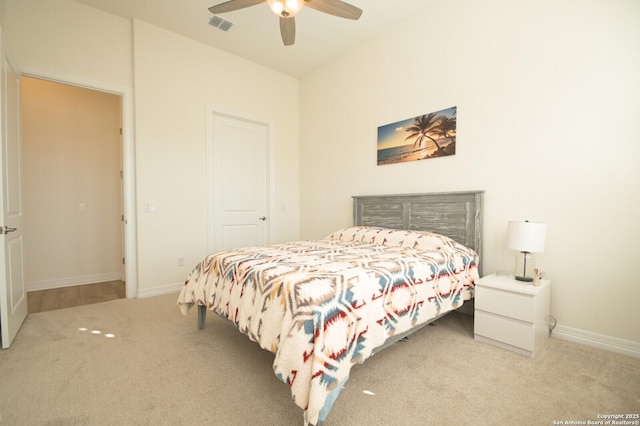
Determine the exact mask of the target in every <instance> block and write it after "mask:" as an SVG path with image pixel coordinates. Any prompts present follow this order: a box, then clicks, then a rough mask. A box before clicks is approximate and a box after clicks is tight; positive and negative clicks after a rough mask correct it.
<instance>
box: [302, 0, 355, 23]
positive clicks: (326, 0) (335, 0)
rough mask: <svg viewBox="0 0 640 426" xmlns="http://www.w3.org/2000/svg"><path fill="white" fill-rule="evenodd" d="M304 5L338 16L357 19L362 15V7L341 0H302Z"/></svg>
mask: <svg viewBox="0 0 640 426" xmlns="http://www.w3.org/2000/svg"><path fill="white" fill-rule="evenodd" d="M304 5H305V6H309V7H310V8H311V9H315V10H317V11H318V12H324V13H328V14H329V15H333V16H338V17H340V18H346V19H353V20H357V19H359V18H360V16H362V9H359V8H357V7H355V6H352V5H350V4H349V3H345V2H343V1H341V0H304Z"/></svg>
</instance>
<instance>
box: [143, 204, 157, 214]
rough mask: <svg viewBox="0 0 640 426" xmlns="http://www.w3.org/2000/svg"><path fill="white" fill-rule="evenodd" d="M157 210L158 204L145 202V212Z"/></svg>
mask: <svg viewBox="0 0 640 426" xmlns="http://www.w3.org/2000/svg"><path fill="white" fill-rule="evenodd" d="M156 211H157V210H156V205H155V204H154V203H145V205H144V212H145V213H155V212H156Z"/></svg>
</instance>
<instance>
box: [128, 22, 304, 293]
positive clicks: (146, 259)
mask: <svg viewBox="0 0 640 426" xmlns="http://www.w3.org/2000/svg"><path fill="white" fill-rule="evenodd" d="M134 51H135V52H136V54H135V91H136V110H135V116H136V158H137V159H136V166H137V171H138V175H137V187H138V194H137V196H138V235H139V239H138V243H139V246H138V249H139V258H138V273H139V277H140V285H139V287H140V290H141V291H143V292H144V291H147V290H151V289H153V288H157V287H158V286H162V285H166V284H168V283H176V282H180V281H183V280H184V278H185V276H186V274H187V273H188V272H189V270H190V268H191V267H192V266H193V265H195V263H196V262H198V261H199V260H201V258H202V257H203V256H204V254H206V252H207V198H206V196H207V185H206V183H207V173H206V167H207V164H206V152H207V125H208V121H207V120H208V117H207V111H208V110H211V109H213V110H216V111H218V112H222V113H226V114H232V115H236V116H239V117H242V118H246V119H250V120H254V121H259V122H263V123H267V124H268V125H269V127H270V141H269V143H270V150H271V157H272V158H271V167H270V169H271V170H270V173H271V185H270V186H271V192H272V194H271V195H272V199H271V211H272V214H271V215H270V217H271V219H272V221H271V230H272V240H273V241H274V242H281V241H286V240H291V239H297V238H298V231H299V230H298V222H299V219H298V218H299V210H298V203H299V201H298V200H299V196H298V192H299V188H298V183H297V182H298V173H299V171H298V155H299V154H298V81H297V80H295V79H293V78H291V77H287V76H285V75H283V74H280V73H277V72H275V71H271V70H269V69H266V68H264V67H261V66H258V65H255V64H253V63H250V62H247V61H245V60H242V59H240V58H238V57H235V56H232V55H229V54H227V53H224V52H221V51H218V50H215V49H212V48H210V47H207V46H205V45H203V44H199V43H195V42H193V41H192V40H190V39H187V38H184V37H182V36H178V35H176V34H174V33H171V32H168V31H165V30H162V29H159V28H157V27H154V26H152V25H149V24H146V23H144V22H141V21H135V23H134ZM147 203H153V204H155V205H156V207H157V212H156V213H145V212H144V205H145V204H147ZM283 206H284V209H283ZM178 256H184V257H185V264H186V265H187V266H185V267H182V268H177V267H176V259H177V257H178Z"/></svg>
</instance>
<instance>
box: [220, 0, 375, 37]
mask: <svg viewBox="0 0 640 426" xmlns="http://www.w3.org/2000/svg"><path fill="white" fill-rule="evenodd" d="M260 3H268V4H269V8H270V9H271V10H272V11H273V12H274V13H275V14H276V15H278V16H279V17H280V34H281V36H282V42H283V43H284V45H285V46H290V45H292V44H293V43H294V42H295V38H296V30H295V28H296V24H295V20H294V19H293V17H294V16H296V15H297V14H298V13H299V12H300V10H302V7H303V6H309V7H310V8H311V9H315V10H317V11H318V12H323V13H327V14H329V15H333V16H337V17H339V18H345V19H352V20H357V19H360V16H362V9H359V8H357V7H355V6H353V5H350V4H349V3H345V2H343V1H342V0H228V1H225V2H223V3H220V4H217V5H215V6H211V7H210V8H209V12H211V13H213V14H214V15H217V14H220V13H225V12H233V11H234V10H239V9H244V8H247V7H250V6H255V5H257V4H260Z"/></svg>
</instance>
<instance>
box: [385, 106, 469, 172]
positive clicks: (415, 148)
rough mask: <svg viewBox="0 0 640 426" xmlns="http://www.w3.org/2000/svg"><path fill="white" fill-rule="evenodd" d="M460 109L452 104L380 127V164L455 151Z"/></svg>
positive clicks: (433, 156)
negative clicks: (457, 115) (457, 120)
mask: <svg viewBox="0 0 640 426" xmlns="http://www.w3.org/2000/svg"><path fill="white" fill-rule="evenodd" d="M457 109H458V107H451V108H447V109H443V110H441V111H436V112H431V113H429V114H425V115H420V116H418V117H414V118H408V119H406V120H402V121H398V122H395V123H391V124H387V125H385V126H380V127H378V165H379V166H380V165H383V164H393V163H404V162H407V161H416V160H425V159H429V158H437V157H445V156H448V155H454V154H455V153H456V112H457Z"/></svg>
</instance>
